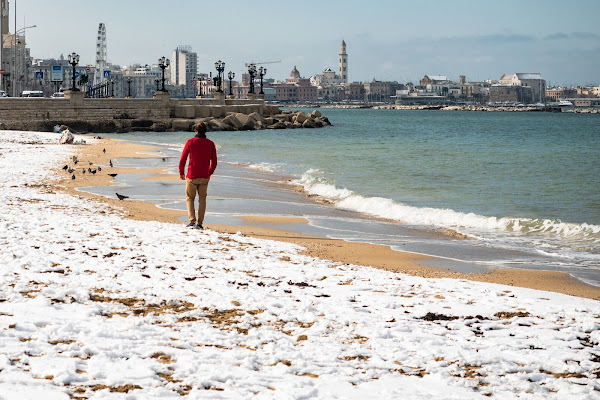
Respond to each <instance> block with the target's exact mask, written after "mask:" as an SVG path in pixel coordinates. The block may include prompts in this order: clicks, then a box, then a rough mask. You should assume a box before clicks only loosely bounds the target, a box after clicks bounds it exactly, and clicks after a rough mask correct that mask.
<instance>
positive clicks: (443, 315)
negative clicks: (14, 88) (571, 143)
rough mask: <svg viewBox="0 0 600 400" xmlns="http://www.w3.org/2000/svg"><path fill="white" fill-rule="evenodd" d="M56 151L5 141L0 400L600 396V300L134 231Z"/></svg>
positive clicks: (1, 150) (29, 137)
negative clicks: (76, 189) (62, 180)
mask: <svg viewBox="0 0 600 400" xmlns="http://www.w3.org/2000/svg"><path fill="white" fill-rule="evenodd" d="M84 139H85V140H87V141H88V143H90V142H93V140H92V139H89V138H84ZM57 140H58V137H57V135H56V134H49V133H31V132H27V133H25V132H2V133H0V173H1V178H0V186H1V187H2V190H1V191H0V197H1V198H2V199H1V201H0V207H1V214H0V215H2V218H1V219H0V245H1V248H2V250H1V253H0V254H1V255H0V265H1V269H0V276H1V280H0V282H1V287H0V338H1V340H0V399H41V398H43V399H69V398H89V399H102V398H111V399H112V398H123V399H150V398H159V397H175V398H180V395H185V396H188V397H189V398H218V399H220V398H226V399H240V398H261V399H262V398H274V399H308V398H320V399H332V398H340V399H348V398H356V399H366V398H373V399H379V398H387V397H390V396H396V397H398V398H403V399H434V398H435V399H479V398H481V399H483V398H488V397H491V398H523V399H538V398H540V399H541V398H544V399H546V398H555V399H597V398H600V383H598V382H599V377H600V345H599V342H600V302H598V301H595V300H589V299H583V298H579V297H572V296H566V295H562V294H556V293H551V292H544V291H536V290H532V289H522V288H515V287H510V286H503V285H496V284H489V283H478V282H471V281H465V280H456V279H426V278H419V277H412V276H408V275H402V274H397V273H393V272H387V271H383V270H377V269H373V268H367V267H361V266H355V265H346V264H344V263H340V262H333V261H327V260H321V259H317V258H313V257H309V256H306V255H301V254H299V253H300V250H301V249H300V248H299V247H298V246H296V245H293V244H288V243H282V242H275V241H267V240H261V239H256V238H252V237H247V236H243V235H241V234H235V235H229V234H224V233H218V232H215V231H210V230H209V231H204V232H200V231H195V230H187V229H186V228H184V226H183V225H182V224H179V225H178V224H171V223H162V222H155V221H134V220H130V219H126V218H123V216H124V213H123V212H122V211H120V210H119V208H117V207H115V206H112V205H107V204H105V203H101V202H98V201H95V200H92V199H89V198H85V197H78V196H73V195H69V194H65V193H60V192H57V191H55V190H54V189H53V186H52V183H54V182H55V179H56V177H55V176H54V175H53V172H52V170H53V169H55V168H56V167H57V166H58V165H59V164H60V163H64V161H65V160H67V159H68V158H69V157H70V156H71V155H73V154H75V152H76V146H58V145H56V142H57Z"/></svg>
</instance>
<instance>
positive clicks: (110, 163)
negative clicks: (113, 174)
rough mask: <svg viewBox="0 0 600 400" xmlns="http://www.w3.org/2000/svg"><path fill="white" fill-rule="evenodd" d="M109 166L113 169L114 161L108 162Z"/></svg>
mask: <svg viewBox="0 0 600 400" xmlns="http://www.w3.org/2000/svg"><path fill="white" fill-rule="evenodd" d="M108 164H109V165H110V167H111V168H112V167H113V165H112V160H108Z"/></svg>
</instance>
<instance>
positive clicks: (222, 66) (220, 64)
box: [215, 60, 225, 93]
mask: <svg viewBox="0 0 600 400" xmlns="http://www.w3.org/2000/svg"><path fill="white" fill-rule="evenodd" d="M215 69H216V70H217V72H218V73H219V74H218V76H217V81H216V83H217V85H216V86H217V92H219V93H223V78H221V74H222V73H223V71H225V63H224V62H223V61H221V60H219V61H217V62H216V63H215Z"/></svg>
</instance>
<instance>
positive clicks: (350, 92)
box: [344, 82, 365, 102]
mask: <svg viewBox="0 0 600 400" xmlns="http://www.w3.org/2000/svg"><path fill="white" fill-rule="evenodd" d="M344 98H345V100H348V101H351V102H356V101H360V102H363V101H364V100H365V87H364V85H363V84H362V83H359V82H352V83H348V84H346V85H344Z"/></svg>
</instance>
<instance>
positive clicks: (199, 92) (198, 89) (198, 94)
mask: <svg viewBox="0 0 600 400" xmlns="http://www.w3.org/2000/svg"><path fill="white" fill-rule="evenodd" d="M193 79H194V81H193V82H194V86H195V88H196V97H201V96H202V76H201V75H198V74H196V75H194V78H193Z"/></svg>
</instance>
